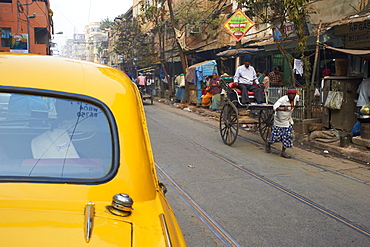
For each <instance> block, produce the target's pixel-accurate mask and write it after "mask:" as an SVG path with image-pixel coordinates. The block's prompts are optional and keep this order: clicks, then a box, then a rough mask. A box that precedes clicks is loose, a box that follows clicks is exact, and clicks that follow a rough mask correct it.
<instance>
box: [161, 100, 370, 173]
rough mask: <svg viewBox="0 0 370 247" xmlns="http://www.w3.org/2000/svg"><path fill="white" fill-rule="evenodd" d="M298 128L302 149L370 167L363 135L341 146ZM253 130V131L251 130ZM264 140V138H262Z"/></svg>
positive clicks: (205, 112) (206, 112) (216, 114)
mask: <svg viewBox="0 0 370 247" xmlns="http://www.w3.org/2000/svg"><path fill="white" fill-rule="evenodd" d="M156 100H157V102H159V103H163V104H168V105H171V106H172V107H177V108H180V109H183V110H187V111H189V112H193V113H194V114H198V115H201V116H204V117H210V118H214V119H215V121H218V120H219V118H220V112H221V110H218V111H212V110H210V109H204V108H202V107H196V106H193V105H189V104H180V103H173V102H171V103H170V102H169V101H168V100H167V99H161V98H157V99H156ZM296 126H297V129H295V146H298V147H300V148H302V149H307V150H311V151H314V152H315V153H319V154H323V155H334V156H337V157H340V158H343V159H349V160H352V161H354V162H358V163H360V164H364V165H368V166H369V167H370V140H368V139H362V138H361V137H354V138H353V140H352V142H350V143H349V145H348V147H341V146H340V141H339V139H338V140H335V141H332V142H323V141H324V140H320V139H318V140H312V139H310V138H309V136H308V135H307V134H302V133H300V131H301V130H302V127H299V124H296ZM245 127H246V128H240V130H243V131H248V129H250V128H248V127H249V126H248V125H246V126H245ZM250 132H253V131H250ZM254 134H256V135H259V132H258V131H254ZM261 141H262V139H261Z"/></svg>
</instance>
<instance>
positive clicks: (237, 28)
mask: <svg viewBox="0 0 370 247" xmlns="http://www.w3.org/2000/svg"><path fill="white" fill-rule="evenodd" d="M254 24H255V23H254V22H253V21H252V20H251V19H249V18H248V16H246V15H245V14H244V12H243V11H241V10H240V9H238V10H237V11H235V13H234V14H233V15H232V16H231V17H230V18H229V19H228V20H227V21H226V22H225V23H224V25H223V26H224V27H225V28H226V30H227V31H228V32H229V33H230V34H231V35H232V36H234V38H235V39H236V40H237V41H240V40H241V39H242V38H243V37H244V35H245V34H246V33H247V32H248V31H249V30H250V29H251V28H252V27H253V26H254Z"/></svg>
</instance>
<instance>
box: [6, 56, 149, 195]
mask: <svg viewBox="0 0 370 247" xmlns="http://www.w3.org/2000/svg"><path fill="white" fill-rule="evenodd" d="M0 73H1V77H0V88H1V87H3V88H4V87H21V88H32V89H39V90H41V91H43V90H51V91H54V92H55V91H57V92H63V93H71V94H78V95H83V96H88V97H92V98H94V99H97V100H99V101H101V102H103V103H104V104H105V105H106V106H108V107H109V109H110V110H111V112H112V113H113V115H114V118H115V120H116V122H117V125H118V135H119V139H120V143H121V144H120V146H121V147H120V148H121V149H120V150H121V153H122V154H121V156H124V157H123V160H124V161H125V162H126V163H129V164H130V165H127V166H124V165H122V164H121V165H120V169H119V171H118V174H117V175H118V176H121V177H123V180H124V181H131V182H132V186H130V188H131V189H132V190H131V189H130V190H127V191H126V193H127V192H128V193H129V194H130V195H132V196H133V197H134V198H137V199H140V200H143V199H144V198H148V197H153V196H154V189H153V186H154V180H153V179H154V177H153V174H154V176H156V174H155V168H154V160H153V153H152V149H151V144H150V140H149V134H148V129H147V127H146V119H145V112H144V108H143V104H142V101H141V98H140V94H139V91H138V89H137V86H136V85H135V84H134V83H133V82H132V81H131V80H130V79H129V78H128V76H127V75H126V74H125V73H124V72H122V71H120V70H117V69H115V68H112V67H109V66H106V65H101V64H96V63H91V62H86V61H80V60H74V59H69V58H62V57H53V56H46V55H32V54H16V53H0ZM125 144H127V145H125ZM143 177H144V178H146V179H145V181H143ZM143 188H145V189H143ZM148 188H152V189H148Z"/></svg>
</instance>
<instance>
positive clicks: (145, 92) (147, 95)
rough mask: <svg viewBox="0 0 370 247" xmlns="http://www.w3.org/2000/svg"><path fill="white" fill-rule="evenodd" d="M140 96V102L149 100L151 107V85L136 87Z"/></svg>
mask: <svg viewBox="0 0 370 247" xmlns="http://www.w3.org/2000/svg"><path fill="white" fill-rule="evenodd" d="M138 87H139V91H140V96H141V98H142V100H143V101H144V100H147V99H149V100H150V104H151V105H153V88H152V87H151V85H138Z"/></svg>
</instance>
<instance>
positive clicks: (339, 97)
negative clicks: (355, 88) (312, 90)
mask: <svg viewBox="0 0 370 247" xmlns="http://www.w3.org/2000/svg"><path fill="white" fill-rule="evenodd" d="M342 102H343V92H339V91H329V93H328V97H327V98H326V101H325V104H324V106H325V107H327V108H329V109H333V110H339V109H340V108H341V107H342Z"/></svg>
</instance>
